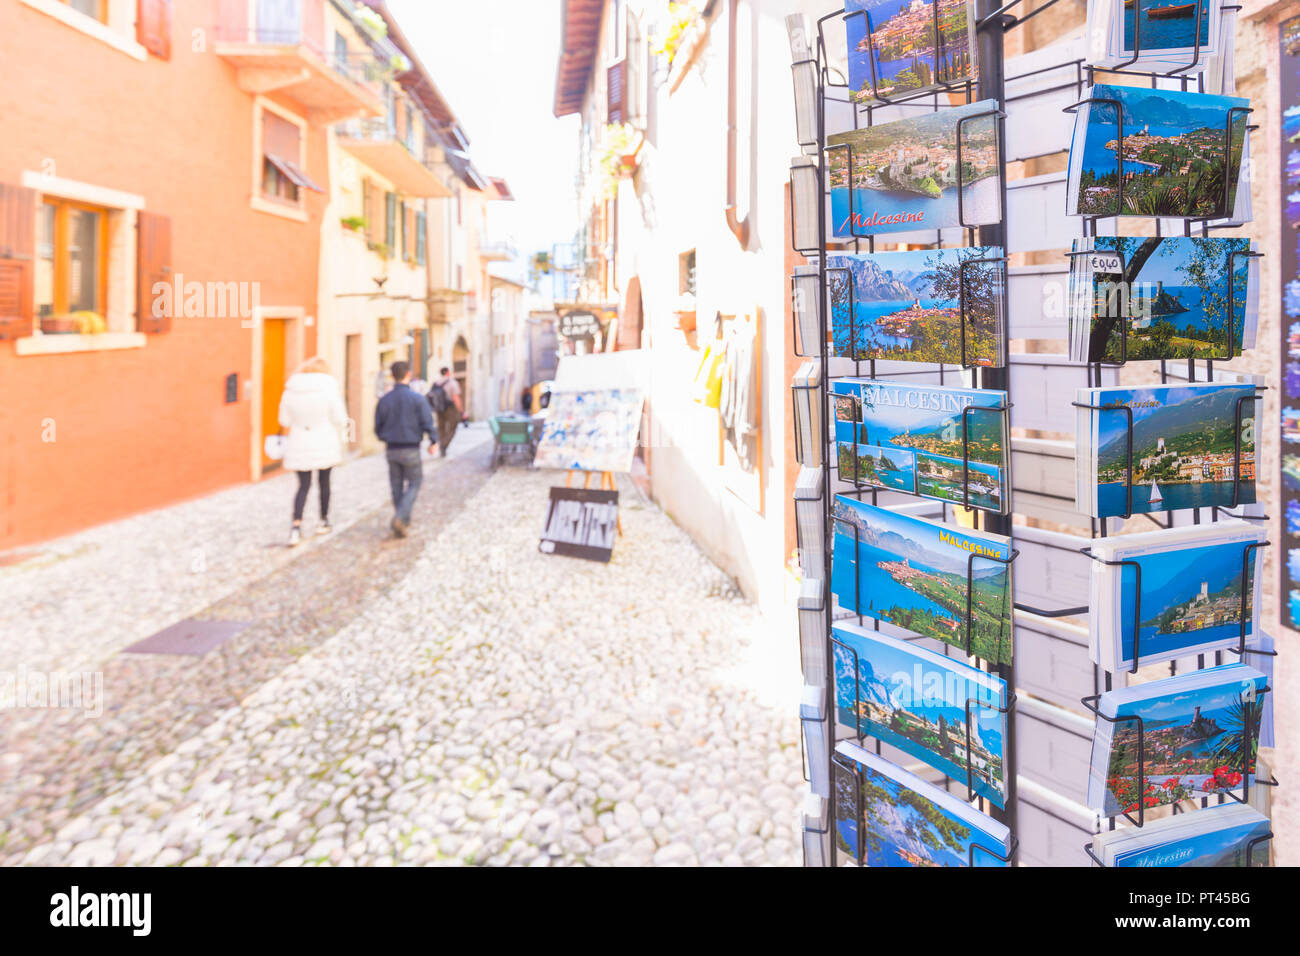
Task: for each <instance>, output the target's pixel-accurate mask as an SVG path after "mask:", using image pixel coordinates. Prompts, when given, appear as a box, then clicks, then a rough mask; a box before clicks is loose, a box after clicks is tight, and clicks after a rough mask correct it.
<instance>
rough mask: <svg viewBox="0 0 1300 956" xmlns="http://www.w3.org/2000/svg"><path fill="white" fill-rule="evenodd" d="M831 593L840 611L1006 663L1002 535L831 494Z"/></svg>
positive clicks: (1007, 555)
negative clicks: (833, 519)
mask: <svg viewBox="0 0 1300 956" xmlns="http://www.w3.org/2000/svg"><path fill="white" fill-rule="evenodd" d="M831 591H832V593H833V594H834V595H835V598H836V600H837V601H838V602H839V605H840V607H841V608H844V609H845V610H849V611H853V612H854V613H856V614H860V615H863V616H865V617H872V618H876V619H878V620H881V621H887V622H889V623H891V624H894V625H896V626H897V627H901V628H903V629H905V630H908V631H911V632H912V633H914V634H919V635H920V636H922V637H930V638H934V639H935V640H938V641H942V642H943V643H945V644H950V645H952V646H953V647H956V648H960V649H961V650H963V651H966V650H969V653H971V654H972V655H974V656H975V657H978V658H980V659H981V660H986V661H991V662H993V663H997V664H1008V663H1010V662H1011V659H1012V658H1011V650H1012V648H1011V643H1012V641H1011V593H1012V592H1011V543H1010V541H1008V539H1006V538H1004V537H1002V536H1001V535H995V534H990V533H988V532H983V531H972V530H970V529H967V528H959V527H956V526H950V525H946V524H942V523H939V522H936V521H927V520H925V519H924V518H914V517H912V516H910V515H903V514H897V513H895V512H892V511H889V510H888V509H886V508H877V507H874V506H872V505H869V504H867V503H865V502H862V501H858V500H856V499H855V498H849V497H846V496H845V495H837V496H836V497H835V540H834V544H833V551H832V560H831ZM968 607H969V609H970V614H969V617H968V615H967V608H968Z"/></svg>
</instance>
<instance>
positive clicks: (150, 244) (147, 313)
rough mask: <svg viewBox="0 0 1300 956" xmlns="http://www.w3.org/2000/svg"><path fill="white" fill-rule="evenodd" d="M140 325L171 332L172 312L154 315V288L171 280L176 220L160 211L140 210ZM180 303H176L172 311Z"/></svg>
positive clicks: (144, 328) (137, 286) (147, 329)
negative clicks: (173, 226) (161, 213)
mask: <svg viewBox="0 0 1300 956" xmlns="http://www.w3.org/2000/svg"><path fill="white" fill-rule="evenodd" d="M136 233H137V240H138V241H137V244H136V284H135V294H136V327H137V328H138V329H139V330H140V331H141V332H148V333H151V334H153V333H160V332H170V331H171V327H172V317H171V315H161V316H156V315H154V314H153V302H154V294H153V287H154V284H155V283H158V282H171V280H172V277H171V272H172V221H171V219H170V218H168V217H167V216H160V215H158V214H157V213H152V212H144V211H143V210H141V212H140V213H139V222H138V224H137V226H136ZM179 307H180V303H178V302H172V310H171V311H172V312H173V313H174V312H175V311H176V310H177V309H178V308H179Z"/></svg>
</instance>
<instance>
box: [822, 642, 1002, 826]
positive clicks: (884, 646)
mask: <svg viewBox="0 0 1300 956" xmlns="http://www.w3.org/2000/svg"><path fill="white" fill-rule="evenodd" d="M831 636H832V638H833V640H834V644H833V645H832V651H833V653H834V657H835V715H836V722H837V723H838V724H839V725H840V726H842V727H844V728H846V729H848V730H850V731H852V732H853V733H856V734H857V735H859V736H871V737H875V738H876V739H877V740H880V741H882V742H883V743H887V744H890V745H891V746H894V747H897V748H898V749H899V750H902V751H903V752H905V753H907V754H910V755H911V756H913V757H916V758H918V759H920V760H924V761H925V762H926V763H928V764H929V765H930V766H932V767H934V768H935V769H936V770H939V771H941V772H943V773H944V774H946V775H947V776H948V777H950V778H952V779H953V780H954V781H956V782H957V783H958V784H959V785H961V784H964V783H966V782H967V780H968V779H969V782H970V786H971V789H973V790H974V791H975V793H977V794H978V795H980V796H982V797H985V798H986V799H988V800H991V801H992V802H993V803H994V805H995V806H999V807H1001V806H1005V805H1006V780H1005V777H1004V774H1003V767H1004V763H1005V759H1006V754H1005V752H1004V751H1003V740H1004V739H1005V737H1006V732H1007V715H1006V713H1005V712H1004V711H1005V710H1006V707H1007V702H1006V696H1007V685H1006V682H1005V681H1003V680H1002V679H1001V678H999V677H996V676H994V675H992V674H986V673H985V672H984V671H982V670H980V669H979V668H977V667H971V666H970V665H969V664H963V663H961V662H960V661H958V660H954V659H952V658H948V657H944V656H943V655H942V654H937V653H935V652H934V651H931V650H927V649H926V648H924V647H921V646H920V642H919V641H917V642H911V641H903V640H899V639H898V638H896V637H890V636H889V635H888V634H881V633H880V632H878V631H869V630H867V629H866V628H861V627H855V626H854V625H852V624H846V623H842V622H841V623H838V624H836V625H835V628H834V631H833V633H832V635H831ZM968 702H969V712H970V721H969V723H970V736H969V739H968V738H967V726H966V725H967V720H966V714H967V710H968V707H967V704H968Z"/></svg>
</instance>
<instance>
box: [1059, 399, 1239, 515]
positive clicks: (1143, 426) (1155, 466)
mask: <svg viewBox="0 0 1300 956" xmlns="http://www.w3.org/2000/svg"><path fill="white" fill-rule="evenodd" d="M1076 394H1077V401H1078V402H1079V404H1080V405H1096V406H1101V407H1100V408H1079V410H1078V421H1077V431H1076V439H1077V441H1078V442H1079V446H1078V460H1079V465H1080V467H1079V470H1078V479H1079V486H1078V496H1077V503H1078V506H1079V509H1080V510H1081V511H1082V512H1083V513H1084V514H1087V515H1092V516H1093V517H1097V518H1108V517H1114V516H1118V515H1123V514H1125V513H1128V512H1129V507H1128V506H1129V503H1130V501H1131V503H1132V511H1131V513H1132V514H1146V513H1152V512H1159V511H1177V510H1179V509H1182V508H1206V507H1210V506H1212V505H1218V506H1220V507H1233V506H1235V505H1241V504H1254V502H1255V431H1256V429H1255V404H1256V402H1255V400H1254V399H1255V387H1254V386H1253V385H1246V384H1236V383H1204V384H1195V385H1152V386H1149V387H1146V388H1128V387H1126V386H1114V387H1108V388H1094V389H1086V388H1081V389H1079V390H1078V391H1077V393H1076ZM1125 408H1128V409H1130V410H1131V412H1132V422H1133V432H1132V436H1133V437H1132V441H1131V448H1130V440H1129V437H1128V417H1129V416H1128V414H1127V413H1126V412H1124V409H1125ZM1130 454H1131V458H1129V457H1128V456H1129V455H1130ZM1130 485H1131V487H1132V496H1131V498H1130V495H1129V488H1130Z"/></svg>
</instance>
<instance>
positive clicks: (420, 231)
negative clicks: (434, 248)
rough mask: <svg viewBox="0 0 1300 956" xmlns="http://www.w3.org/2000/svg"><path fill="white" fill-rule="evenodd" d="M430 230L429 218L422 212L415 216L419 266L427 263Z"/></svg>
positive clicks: (416, 257)
mask: <svg viewBox="0 0 1300 956" xmlns="http://www.w3.org/2000/svg"><path fill="white" fill-rule="evenodd" d="M428 229H429V217H428V216H427V215H426V214H425V213H424V211H423V210H421V211H420V212H417V213H416V214H415V261H416V263H417V264H418V265H424V264H425V262H426V261H427V256H428V249H427V245H426V244H427V243H428V241H429V240H428Z"/></svg>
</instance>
